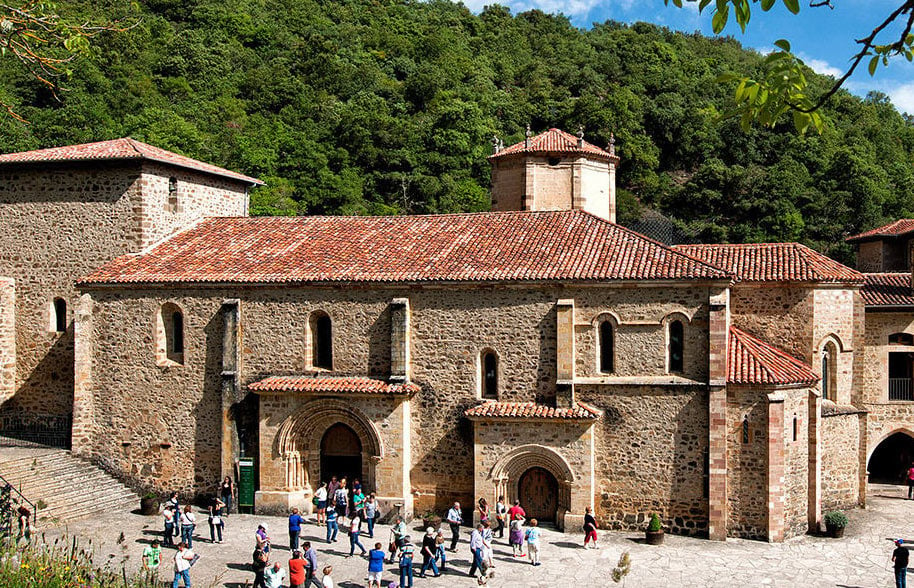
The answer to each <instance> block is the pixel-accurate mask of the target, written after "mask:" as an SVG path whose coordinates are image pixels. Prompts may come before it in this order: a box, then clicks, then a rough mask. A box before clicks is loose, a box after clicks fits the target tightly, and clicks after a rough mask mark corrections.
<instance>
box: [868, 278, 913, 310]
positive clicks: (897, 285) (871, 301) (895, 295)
mask: <svg viewBox="0 0 914 588" xmlns="http://www.w3.org/2000/svg"><path fill="white" fill-rule="evenodd" d="M863 277H864V279H865V280H866V281H865V282H864V283H863V288H861V289H860V295H861V296H862V297H863V303H864V304H865V305H866V306H914V290H912V289H911V274H909V273H907V272H905V273H878V274H863Z"/></svg>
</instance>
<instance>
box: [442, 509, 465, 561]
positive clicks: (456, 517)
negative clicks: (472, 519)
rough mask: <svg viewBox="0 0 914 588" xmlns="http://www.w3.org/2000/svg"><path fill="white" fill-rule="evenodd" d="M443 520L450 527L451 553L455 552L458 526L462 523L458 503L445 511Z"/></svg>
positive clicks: (458, 531) (458, 534) (458, 533)
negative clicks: (445, 514)
mask: <svg viewBox="0 0 914 588" xmlns="http://www.w3.org/2000/svg"><path fill="white" fill-rule="evenodd" d="M445 520H446V521H447V524H448V525H450V526H451V551H457V541H458V539H460V524H461V523H463V515H462V514H461V512H460V503H459V502H455V503H454V506H452V507H451V510H449V511H447V516H446V517H445Z"/></svg>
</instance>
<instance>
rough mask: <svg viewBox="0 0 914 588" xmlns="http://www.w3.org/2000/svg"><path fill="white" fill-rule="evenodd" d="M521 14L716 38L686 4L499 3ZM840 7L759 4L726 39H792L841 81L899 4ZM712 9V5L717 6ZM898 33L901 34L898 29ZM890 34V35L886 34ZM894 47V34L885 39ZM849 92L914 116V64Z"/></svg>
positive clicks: (896, 0) (861, 77)
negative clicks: (875, 93)
mask: <svg viewBox="0 0 914 588" xmlns="http://www.w3.org/2000/svg"><path fill="white" fill-rule="evenodd" d="M463 3H464V4H465V5H466V6H467V7H469V8H470V9H471V10H473V11H475V12H478V11H479V10H481V9H482V8H483V6H486V5H489V4H494V3H496V2H493V0H464V1H463ZM497 3H498V4H502V5H504V6H508V7H509V8H511V10H512V12H515V13H517V12H521V11H524V10H529V9H531V8H539V9H541V10H543V11H546V12H561V13H563V14H565V15H566V16H568V17H569V18H570V19H571V21H572V22H573V23H574V24H575V25H576V26H579V27H585V28H587V27H590V26H591V25H592V24H593V23H595V22H603V21H605V20H616V21H621V22H629V23H632V22H638V21H645V22H651V23H655V24H659V25H663V26H667V27H670V28H672V29H676V30H681V31H685V32H689V33H691V32H693V31H696V30H699V31H701V32H702V33H704V34H706V35H713V31H712V30H711V14H712V12H711V7H708V8H707V9H705V12H704V13H702V14H699V13H698V9H697V5H696V4H691V3H686V2H684V4H685V7H684V8H682V9H679V8H676V7H674V6H672V5H670V6H664V4H663V0H564V1H563V0H501V1H499V2H497ZM832 4H833V5H834V6H835V8H834V9H833V10H832V9H829V8H828V7H819V8H811V7H810V6H809V0H801V2H800V5H801V10H800V14H799V15H793V14H791V13H790V12H788V11H787V9H786V8H785V7H784V6H783V4H782V3H781V1H780V0H779V1H778V2H777V4H776V5H775V7H774V8H772V9H771V11H770V12H767V13H763V12H762V11H761V8H759V7H758V4H756V5H754V7H753V8H754V9H753V12H752V21H751V22H750V23H749V26H748V28H747V30H746V33H745V34H743V33H742V32H741V31H740V29H739V27H738V26H737V25H736V21H735V20H733V19H732V18H731V22H730V23H729V24H728V25H727V29H726V30H725V31H724V33H723V34H725V35H730V36H733V37H734V38H736V39H737V40H739V41H740V42H741V43H742V44H743V45H745V46H747V47H753V48H755V49H758V50H759V51H761V52H763V53H764V52H767V51H769V50H770V49H771V48H772V47H773V44H774V42H775V41H776V40H778V39H788V40H789V41H790V42H791V44H792V45H793V50H794V53H796V54H797V55H798V56H799V57H800V58H802V59H803V60H804V61H805V62H806V63H807V65H809V66H810V67H811V68H813V69H814V70H816V71H818V72H819V73H824V74H830V75H834V76H840V75H841V74H843V72H844V71H845V69H846V68H847V67H848V66H849V64H850V58H851V57H852V56H853V55H854V54H855V53H856V52H857V45H856V43H855V42H854V39H858V38H861V37H865V36H867V35H868V34H869V33H870V31H872V29H873V28H875V27H876V26H877V25H878V24H880V23H881V22H882V21H883V20H884V19H885V18H886V17H887V16H888V15H889V14H890V13H891V12H892V10H894V9H895V8H897V7H898V6H900V5H901V1H900V0H833V1H832ZM712 6H713V3H712ZM894 30H900V28H899V27H896V28H895V29H894ZM887 33H888V30H887ZM885 39H886V40H885V42H889V41H890V40H895V39H890V35H888V34H887V35H886V37H885ZM845 87H846V88H847V89H848V90H850V91H851V92H854V93H855V94H858V95H860V96H864V95H866V93H867V92H868V91H869V90H879V91H882V92H885V93H886V94H888V95H889V96H890V97H891V99H892V103H893V104H895V106H896V107H897V108H898V109H899V110H900V111H902V112H909V113H912V114H914V64H912V63H909V62H908V61H906V60H905V59H904V58H896V59H895V60H893V61H891V62H890V63H889V66H888V67H887V68H886V67H882V66H880V68H879V70H878V71H877V72H876V75H874V76H872V77H870V75H869V73H867V69H866V63H863V64H861V66H859V67H858V68H857V71H856V72H855V73H854V75H853V77H851V78H850V80H848V82H847V83H846V84H845Z"/></svg>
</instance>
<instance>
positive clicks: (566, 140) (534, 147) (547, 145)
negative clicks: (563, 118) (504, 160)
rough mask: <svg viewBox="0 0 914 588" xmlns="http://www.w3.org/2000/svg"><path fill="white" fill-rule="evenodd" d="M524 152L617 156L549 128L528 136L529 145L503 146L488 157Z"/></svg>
mask: <svg viewBox="0 0 914 588" xmlns="http://www.w3.org/2000/svg"><path fill="white" fill-rule="evenodd" d="M524 153H556V154H565V153H578V154H582V155H592V156H596V157H600V158H603V159H615V160H618V159H619V158H618V157H617V156H615V155H613V154H611V153H609V152H608V151H606V150H605V149H600V148H599V147H597V146H596V145H594V144H592V143H588V142H587V141H584V144H583V145H582V146H578V138H577V137H575V136H574V135H572V134H571V133H566V132H565V131H562V130H560V129H549V130H548V131H546V132H544V133H540V134H539V135H536V136H535V137H531V138H530V147H529V148H528V147H526V141H521V142H520V143H515V144H514V145H511V146H510V147H505V148H504V149H502V150H501V151H499V152H498V153H495V154H493V155H490V156H489V159H498V158H501V157H507V156H509V155H519V154H524Z"/></svg>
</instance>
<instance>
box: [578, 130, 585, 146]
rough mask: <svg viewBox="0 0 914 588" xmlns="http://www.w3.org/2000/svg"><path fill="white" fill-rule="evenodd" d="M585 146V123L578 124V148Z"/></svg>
mask: <svg viewBox="0 0 914 588" xmlns="http://www.w3.org/2000/svg"><path fill="white" fill-rule="evenodd" d="M583 148H584V125H578V149H583Z"/></svg>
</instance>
